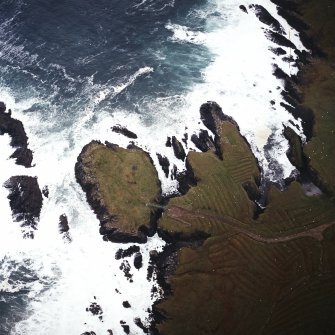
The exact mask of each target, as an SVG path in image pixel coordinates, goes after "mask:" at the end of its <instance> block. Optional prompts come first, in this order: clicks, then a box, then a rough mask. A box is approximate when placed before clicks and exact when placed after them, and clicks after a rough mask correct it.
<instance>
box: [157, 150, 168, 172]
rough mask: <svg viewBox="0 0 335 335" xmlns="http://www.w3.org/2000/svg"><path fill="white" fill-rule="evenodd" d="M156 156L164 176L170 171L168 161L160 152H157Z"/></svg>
mask: <svg viewBox="0 0 335 335" xmlns="http://www.w3.org/2000/svg"><path fill="white" fill-rule="evenodd" d="M157 158H158V162H159V164H160V166H161V167H162V169H163V171H164V173H165V176H166V178H167V177H168V176H169V171H170V162H169V160H168V158H167V157H165V156H162V155H161V154H159V153H157Z"/></svg>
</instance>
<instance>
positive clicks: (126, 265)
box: [120, 261, 133, 283]
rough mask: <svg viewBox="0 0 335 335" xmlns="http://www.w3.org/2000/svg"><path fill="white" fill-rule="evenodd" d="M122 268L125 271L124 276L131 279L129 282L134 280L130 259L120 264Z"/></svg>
mask: <svg viewBox="0 0 335 335" xmlns="http://www.w3.org/2000/svg"><path fill="white" fill-rule="evenodd" d="M120 270H121V271H123V273H124V276H125V277H126V278H127V279H128V280H129V282H131V283H132V282H133V275H132V274H131V273H130V264H129V262H128V261H123V262H122V263H121V265H120Z"/></svg>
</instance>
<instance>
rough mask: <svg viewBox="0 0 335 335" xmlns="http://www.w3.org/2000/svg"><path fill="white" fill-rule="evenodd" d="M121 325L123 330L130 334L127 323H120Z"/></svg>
mask: <svg viewBox="0 0 335 335" xmlns="http://www.w3.org/2000/svg"><path fill="white" fill-rule="evenodd" d="M121 327H122V328H123V331H124V332H125V333H126V334H130V328H129V326H128V325H121Z"/></svg>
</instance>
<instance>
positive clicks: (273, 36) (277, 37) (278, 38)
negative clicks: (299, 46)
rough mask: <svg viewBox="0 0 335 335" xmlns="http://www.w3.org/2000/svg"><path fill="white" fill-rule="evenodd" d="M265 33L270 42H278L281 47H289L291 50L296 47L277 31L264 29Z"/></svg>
mask: <svg viewBox="0 0 335 335" xmlns="http://www.w3.org/2000/svg"><path fill="white" fill-rule="evenodd" d="M265 35H266V37H267V38H268V39H269V40H270V41H272V42H274V43H276V44H278V45H280V46H282V47H287V48H291V49H293V50H295V49H296V46H295V45H294V44H293V43H292V42H291V41H290V40H289V39H287V38H286V37H285V36H283V35H281V34H279V33H276V32H274V31H272V30H266V32H265Z"/></svg>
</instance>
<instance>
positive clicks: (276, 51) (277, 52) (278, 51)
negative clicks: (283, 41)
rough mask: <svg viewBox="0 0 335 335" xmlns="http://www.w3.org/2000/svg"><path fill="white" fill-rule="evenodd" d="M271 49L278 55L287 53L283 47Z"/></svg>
mask: <svg viewBox="0 0 335 335" xmlns="http://www.w3.org/2000/svg"><path fill="white" fill-rule="evenodd" d="M270 50H271V51H272V52H273V53H274V54H276V55H277V56H282V55H286V51H285V50H284V49H283V48H280V47H278V48H270Z"/></svg>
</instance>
